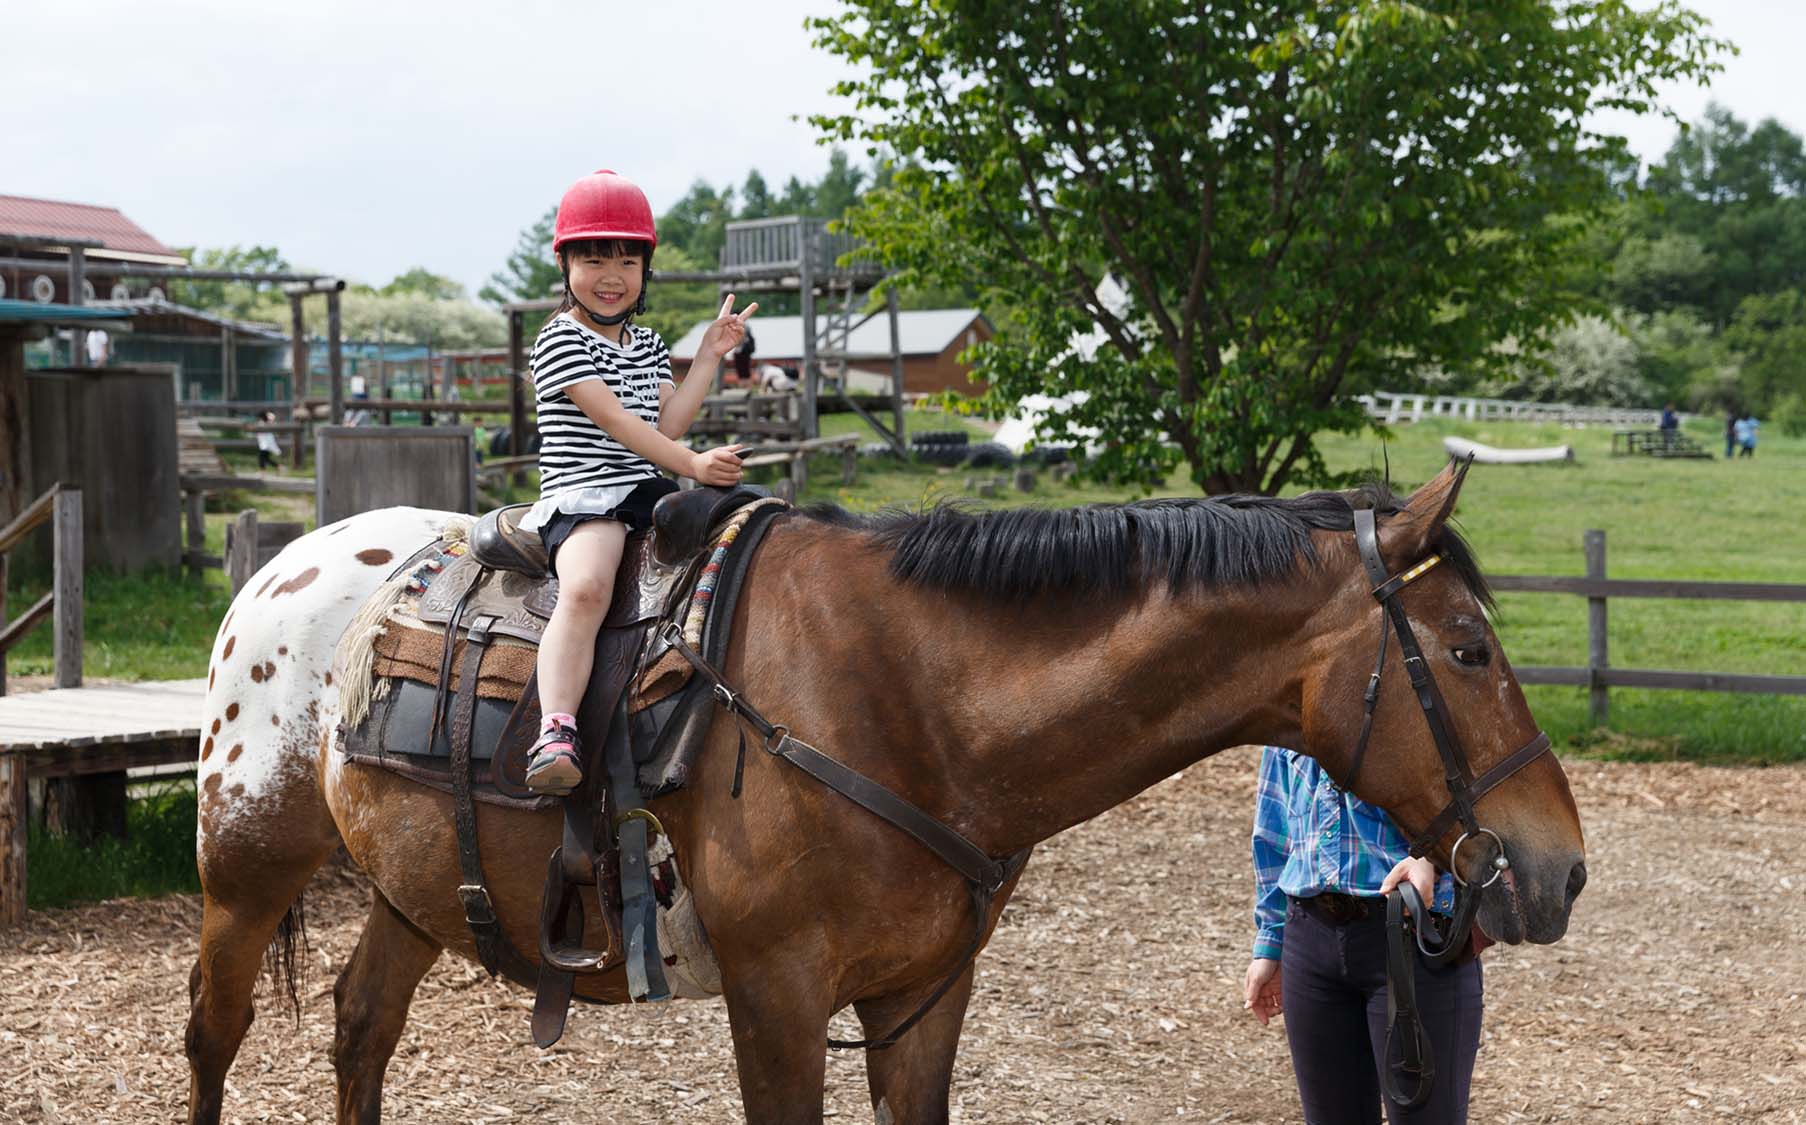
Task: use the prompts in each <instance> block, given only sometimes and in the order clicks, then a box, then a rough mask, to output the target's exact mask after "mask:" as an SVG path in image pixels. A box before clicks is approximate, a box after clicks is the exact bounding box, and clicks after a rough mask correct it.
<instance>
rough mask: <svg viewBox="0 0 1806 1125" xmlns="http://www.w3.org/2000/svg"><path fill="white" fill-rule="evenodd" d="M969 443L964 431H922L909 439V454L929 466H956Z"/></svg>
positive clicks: (962, 457)
mask: <svg viewBox="0 0 1806 1125" xmlns="http://www.w3.org/2000/svg"><path fill="white" fill-rule="evenodd" d="M970 442H971V438H969V437H968V436H967V435H966V431H964V430H924V431H922V432H921V433H919V434H916V435H915V436H914V437H912V438H910V439H909V452H910V453H911V454H912V455H914V457H915V459H916V460H918V461H923V462H926V463H928V464H930V465H958V464H961V463H962V462H964V461H965V459H966V453H967V446H968V445H969V444H970Z"/></svg>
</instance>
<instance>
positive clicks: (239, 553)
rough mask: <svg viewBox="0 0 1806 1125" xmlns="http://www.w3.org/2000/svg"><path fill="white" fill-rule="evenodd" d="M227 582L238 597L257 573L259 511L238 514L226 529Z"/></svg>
mask: <svg viewBox="0 0 1806 1125" xmlns="http://www.w3.org/2000/svg"><path fill="white" fill-rule="evenodd" d="M226 540H227V541H226V581H227V582H228V583H230V585H231V587H232V593H233V594H234V595H236V594H237V593H238V591H239V590H241V589H243V588H244V584H245V583H246V582H249V581H250V580H251V575H253V574H256V573H257V509H256V508H246V509H245V510H244V511H242V512H240V513H238V518H237V519H236V520H234V521H232V526H231V527H228V528H227V529H226Z"/></svg>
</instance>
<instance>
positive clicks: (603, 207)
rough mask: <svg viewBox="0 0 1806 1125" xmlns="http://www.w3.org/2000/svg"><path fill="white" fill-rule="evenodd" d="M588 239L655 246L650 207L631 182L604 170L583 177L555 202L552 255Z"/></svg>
mask: <svg viewBox="0 0 1806 1125" xmlns="http://www.w3.org/2000/svg"><path fill="white" fill-rule="evenodd" d="M592 238H625V239H634V240H637V241H640V242H648V243H651V244H652V245H653V246H654V247H656V246H657V245H658V231H657V230H656V229H655V228H654V226H653V223H652V204H650V203H648V202H647V201H646V193H645V192H643V191H641V190H640V189H639V188H638V187H637V186H636V185H635V184H634V182H633V181H632V180H630V179H628V178H627V177H626V176H622V175H618V174H616V173H614V172H612V171H610V170H609V169H607V168H603V169H601V170H600V171H598V172H593V173H591V174H590V175H587V176H585V177H583V178H582V179H581V180H578V181H577V182H576V183H574V184H572V185H571V186H570V189H569V190H567V191H566V192H565V193H564V198H563V199H561V200H559V201H558V222H557V225H556V226H555V227H554V228H553V233H552V253H554V254H556V253H558V251H560V250H562V249H563V248H564V244H565V243H567V242H576V241H580V240H588V239H592Z"/></svg>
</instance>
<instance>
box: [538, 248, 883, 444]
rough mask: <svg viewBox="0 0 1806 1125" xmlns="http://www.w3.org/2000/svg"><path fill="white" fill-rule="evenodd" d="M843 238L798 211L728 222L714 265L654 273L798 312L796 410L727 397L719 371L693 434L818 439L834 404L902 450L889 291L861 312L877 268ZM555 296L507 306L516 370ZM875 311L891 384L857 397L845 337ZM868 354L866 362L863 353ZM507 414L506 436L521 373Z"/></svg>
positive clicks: (879, 271)
mask: <svg viewBox="0 0 1806 1125" xmlns="http://www.w3.org/2000/svg"><path fill="white" fill-rule="evenodd" d="M859 250H860V246H859V243H858V242H857V241H855V240H854V239H853V238H852V236H851V235H847V234H843V233H839V232H836V231H830V230H829V229H828V220H826V219H818V218H812V217H809V216H804V215H790V216H786V217H783V218H776V219H754V220H749V221H743V222H733V223H729V224H727V242H726V244H725V245H724V246H723V247H722V250H721V263H720V268H719V269H713V270H670V271H665V270H655V271H654V277H655V279H656V280H658V281H668V282H709V283H713V284H715V285H717V286H719V288H720V291H721V292H722V293H727V292H729V291H731V292H734V293H736V294H740V295H742V296H747V295H753V294H758V293H795V294H797V295H798V299H799V303H800V306H801V310H802V321H803V345H802V351H803V355H802V364H801V370H800V371H799V375H800V379H799V383H798V390H797V400H796V402H797V408H796V409H795V410H794V411H792V412H783V416H777V415H776V413H775V412H770V411H762V405H761V404H762V400H763V399H764V398H765V397H767V396H759V395H748V394H739V395H730V394H722V393H720V392H721V390H722V387H721V384H720V382H719V379H720V376H719V375H717V383H716V391H717V394H715V395H712V396H710V398H709V400H708V402H707V403H705V404H704V408H703V413H702V415H701V416H700V417H698V418H697V420H696V423H695V424H694V425H693V426H692V427H691V432H692V433H694V434H698V435H703V436H707V437H715V438H729V437H732V438H737V439H741V440H749V441H758V442H765V441H771V442H800V441H806V440H810V439H813V438H818V437H820V436H821V429H820V426H819V424H818V417H819V415H820V414H821V413H823V412H824V410H828V409H833V408H838V409H842V410H850V411H852V412H854V413H855V414H858V415H859V417H860V418H861V419H863V420H864V421H865V423H866V424H867V425H869V426H871V428H872V430H873V431H874V432H875V433H877V435H878V436H879V437H881V438H883V439H884V441H886V442H887V443H889V444H890V445H891V446H892V448H894V449H896V450H897V452H898V453H899V454H902V453H906V452H907V444H906V442H907V439H906V437H905V435H904V432H903V356H902V350H901V341H900V338H899V331H898V327H897V316H898V305H897V294H896V291H895V290H894V289H892V290H890V291H889V292H888V293H887V299H886V301H885V303H884V304H883V306H882V307H880V308H879V309H877V310H876V311H873V312H862V311H861V310H863V309H864V307H865V305H866V304H867V303H868V301H867V298H868V297H870V295H871V293H872V290H873V289H875V288H876V287H877V286H878V285H879V283H880V282H882V281H883V280H884V278H885V276H886V275H885V271H884V270H883V269H882V268H880V267H879V266H878V265H877V264H876V263H873V262H871V261H869V260H867V259H865V258H862V257H861V256H860V254H859ZM560 303H561V302H560V300H559V298H557V297H547V298H543V299H540V300H533V301H518V302H515V303H513V304H510V305H508V306H506V309H505V311H506V312H507V315H508V341H509V343H508V347H509V366H510V367H511V369H512V370H514V371H517V372H524V371H525V370H526V367H527V340H526V320H527V317H528V316H530V315H532V314H535V313H547V312H550V311H552V310H553V309H556V308H557V307H558V306H559V304H560ZM877 316H885V317H887V318H888V319H889V322H890V354H889V355H888V356H887V357H885V361H887V362H888V366H889V369H890V375H891V378H890V388H889V392H888V393H887V394H883V395H877V396H872V395H861V394H857V393H854V392H853V391H852V389H851V388H850V387H849V386H848V380H847V374H848V372H849V370H850V365H849V354H848V340H849V339H850V337H851V336H852V334H853V332H854V331H855V330H856V329H858V328H859V327H860V326H861V325H863V324H865V323H866V322H867V321H869V320H871V319H873V318H874V317H877ZM864 358H866V360H867V362H870V357H869V356H868V357H864ZM510 396H511V397H510V406H511V411H510V414H509V421H510V425H511V427H512V432H514V433H517V434H518V433H524V432H526V425H527V421H526V419H527V402H526V389H525V386H524V384H523V383H522V381H521V380H518V379H517V380H514V381H513V382H512V383H511V384H510Z"/></svg>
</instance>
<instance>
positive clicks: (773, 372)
mask: <svg viewBox="0 0 1806 1125" xmlns="http://www.w3.org/2000/svg"><path fill="white" fill-rule="evenodd" d="M759 389H760V390H764V391H772V392H775V393H780V394H781V393H783V392H784V391H794V390H796V378H795V377H794V376H792V375H791V374H790V372H788V371H786V370H784V369H783V368H782V367H779V366H778V365H777V364H775V363H761V364H760V365H759Z"/></svg>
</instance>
